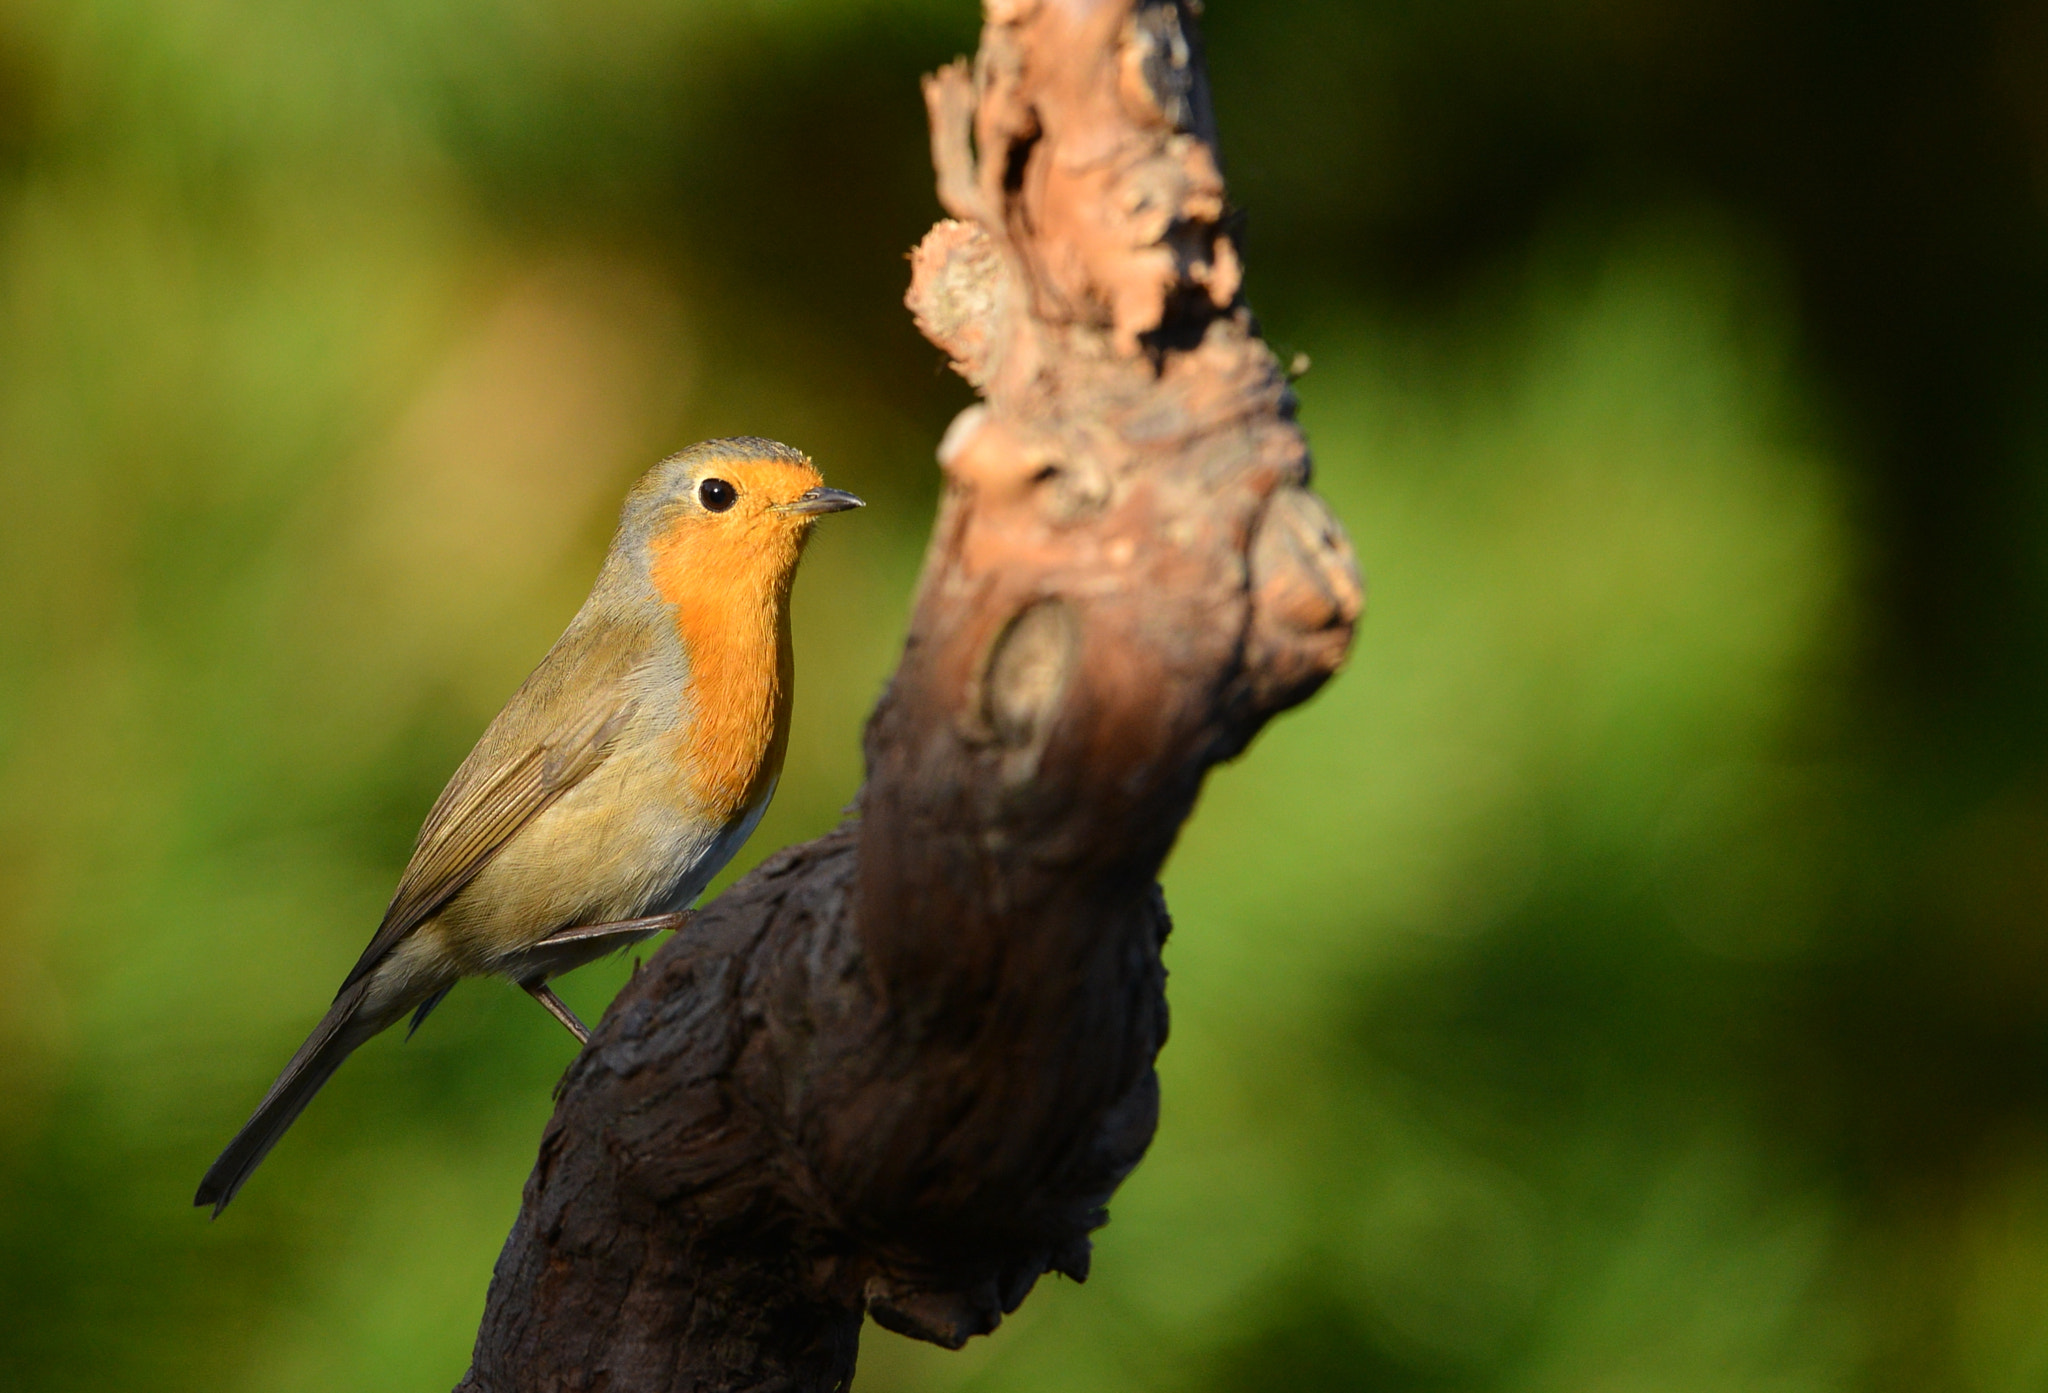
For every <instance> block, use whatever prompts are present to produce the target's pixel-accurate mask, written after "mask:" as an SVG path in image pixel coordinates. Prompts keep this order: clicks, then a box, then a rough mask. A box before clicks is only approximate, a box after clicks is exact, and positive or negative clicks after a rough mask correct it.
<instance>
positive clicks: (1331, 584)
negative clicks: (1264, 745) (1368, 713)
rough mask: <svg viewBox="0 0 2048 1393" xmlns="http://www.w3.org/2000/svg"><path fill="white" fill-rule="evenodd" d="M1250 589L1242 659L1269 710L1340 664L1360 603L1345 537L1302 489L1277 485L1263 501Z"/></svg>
mask: <svg viewBox="0 0 2048 1393" xmlns="http://www.w3.org/2000/svg"><path fill="white" fill-rule="evenodd" d="M1251 588H1252V625H1251V643H1250V645H1249V651H1248V653H1247V654H1246V662H1247V666H1248V668H1249V670H1250V677H1251V681H1252V695H1253V702H1254V705H1255V706H1256V707H1257V708H1258V709H1259V710H1260V711H1261V712H1267V713H1270V712H1273V711H1277V710H1280V709H1282V708H1285V707H1288V706H1292V705H1293V704H1295V703H1296V702H1298V701H1302V700H1304V699H1305V698H1306V697H1307V696H1308V695H1309V694H1310V693H1311V692H1313V691H1315V689H1316V688H1318V687H1320V686H1322V685H1323V683H1324V682H1326V681H1328V680H1329V678H1330V676H1331V675H1332V674H1333V673H1335V672H1336V671H1337V669H1338V668H1339V667H1341V666H1343V663H1344V655H1345V653H1346V651H1347V650H1348V649H1349V648H1350V646H1351V631H1352V628H1353V627H1354V626H1355V625H1356V624H1357V623H1358V616H1359V615H1360V614H1361V613H1362V612H1363V611H1364V608H1365V582H1364V580H1363V578H1362V577H1361V576H1360V575H1359V573H1358V558H1357V556H1356V555H1355V554H1354V553H1353V552H1352V550H1351V539H1350V538H1349V537H1347V536H1346V535H1345V533H1344V526H1343V524H1342V523H1340V522H1338V521H1337V517H1336V514H1334V513H1332V512H1331V511H1330V507H1329V505H1328V504H1326V503H1325V502H1323V500H1322V499H1321V498H1319V497H1317V496H1316V495H1315V494H1314V493H1312V492H1310V491H1309V490H1308V489H1305V488H1302V487H1300V486H1298V485H1295V484H1287V485H1283V486H1282V487H1281V488H1279V489H1276V490H1275V491H1274V492H1273V495H1272V497H1271V498H1270V499H1269V500H1268V501H1267V504H1266V509H1265V512H1264V514H1263V515H1262V516H1261V518H1260V519H1259V527H1258V532H1257V534H1256V535H1255V536H1254V537H1253V538H1252V545H1251Z"/></svg>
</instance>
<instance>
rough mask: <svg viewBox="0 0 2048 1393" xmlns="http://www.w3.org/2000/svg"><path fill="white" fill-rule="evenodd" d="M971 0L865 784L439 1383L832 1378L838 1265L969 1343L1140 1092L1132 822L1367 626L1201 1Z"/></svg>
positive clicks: (670, 1006) (590, 1078)
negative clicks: (1234, 202) (1256, 231)
mask: <svg viewBox="0 0 2048 1393" xmlns="http://www.w3.org/2000/svg"><path fill="white" fill-rule="evenodd" d="M986 11H987V17H988V23H987V26H986V27H985V29H984V31H983V35H982V44H981V51H980V54H979V56H978V57H977V59H976V61H975V64H974V66H973V68H972V69H971V70H970V69H969V68H968V67H967V66H966V65H965V64H964V63H962V64H954V65H952V66H950V67H948V68H945V69H943V70H941V71H940V72H939V73H938V74H937V75H936V76H934V77H932V78H930V79H928V80H927V83H926V98H927V102H928V105H929V107H930V112H931V119H932V148H933V155H934V161H935V164H936V166H937V170H938V183H939V191H940V197H941V200H942V202H943V203H944V204H945V206H946V208H947V211H948V212H950V213H952V214H953V220H950V221H947V222H942V223H940V224H939V225H938V226H937V227H935V228H934V229H933V230H932V232H931V234H930V235H929V236H927V237H926V239H925V241H924V243H923V244H922V245H921V246H920V247H919V248H918V250H917V252H916V254H915V257H914V259H913V270H912V282H911V288H910V293H909V297H908V299H909V304H910V307H911V309H912V311H913V313H914V314H915V315H916V316H917V320H918V323H919V325H920V327H921V328H923V330H924V331H925V333H926V334H927V336H929V337H930V338H931V339H932V341H933V342H934V343H936V344H938V345H939V346H940V347H941V348H942V349H944V350H945V351H946V352H947V353H948V355H949V356H950V357H951V359H952V361H953V363H954V365H955V367H956V368H957V369H958V370H959V371H960V372H961V373H962V374H963V375H964V376H966V377H967V378H968V380H969V381H971V382H973V383H974V384H975V385H976V386H977V387H978V388H979V389H980V391H981V393H982V396H983V402H982V404H980V405H977V406H975V407H973V408H971V409H970V410H968V411H967V412H965V413H963V414H962V416H961V417H960V419H959V420H958V421H956V422H955V423H954V425H953V428H952V429H951V430H950V431H949V432H948V434H947V437H946V439H945V441H944V442H943V443H942V445H941V447H940V452H939V453H940V463H941V465H942V466H943V468H944V470H945V476H946V493H945V499H944V502H943V504H942V506H941V509H940V514H939V518H938V522H937V526H936V529H935V533H934V537H933V541H932V547H931V553H930V556H929V558H928V560H927V563H926V567H925V573H924V576H923V578H922V580H921V582H920V584H919V590H918V597H917V602H916V607H915V611H914V614H913V618H912V623H911V633H910V638H909V641H908V643H907V645H906V647H905V650H904V654H903V660H902V663H901V666H900V667H899V668H898V670H897V673H896V676H895V679H894V680H893V682H892V683H891V685H890V688H889V691H888V692H887V694H886V695H885V696H884V698H883V700H882V702H881V704H880V706H879V707H878V709H877V710H876V712H875V714H874V717H873V719H872V720H871V722H870V723H869V727H868V736H867V760H868V782H867V786H866V788H865V790H864V792H863V794H862V803H861V809H860V813H859V815H858V816H857V817H855V818H853V819H852V820H851V821H849V822H848V823H847V824H846V825H845V826H843V827H841V828H840V829H839V830H838V831H836V832H834V833H832V834H831V835H829V836H827V837H824V838H822V839H820V840H818V841H816V842H812V843H810V844H808V845H805V846H800V847H794V848H790V849H788V850H785V851H783V852H781V853H779V854H777V855H776V856H775V857H773V858H771V859H770V860H769V861H768V862H767V863H766V864H764V865H763V866H762V867H761V868H760V869H759V870H757V871H756V872H755V873H754V874H752V875H751V876H749V877H747V878H746V879H745V880H744V881H742V882H741V883H740V884H739V885H737V886H735V887H734V888H733V889H732V890H731V891H730V892H728V893H727V894H726V895H724V896H723V897H721V898H720V899H719V900H718V901H717V902H716V903H714V904H713V905H711V906H710V907H708V908H707V909H706V910H705V911H704V912H703V913H701V914H700V915H699V916H698V917H697V919H696V921H695V922H694V923H693V924H692V925H691V926H690V927H689V928H688V929H686V930H685V931H684V932H682V933H681V934H679V935H678V936H677V937H676V938H675V939H674V940H672V941H671V942H670V943H669V944H668V945H667V946H666V947H664V948H663V949H662V950H661V952H660V953H658V954H657V955H656V957H655V959H654V961H653V962H652V964H650V966H649V968H648V970H647V971H644V972H642V973H641V974H639V975H638V976H637V977H636V978H635V979H634V980H633V982H632V983H631V984H629V985H628V986H627V988H626V989H625V990H624V991H623V992H622V993H621V994H620V996H619V998H618V1000H617V1001H616V1002H614V1003H613V1005H612V1008H611V1010H610V1011H608V1012H607V1013H606V1015H605V1018H604V1020H603V1021H602V1022H601V1023H600V1025H599V1026H598V1029H597V1031H596V1034H595V1036H594V1038H593V1040H592V1042H591V1046H590V1048H589V1049H588V1050H587V1051H586V1052H585V1053H584V1054H583V1055H582V1056H581V1057H580V1058H579V1059H578V1060H577V1061H576V1063H575V1064H574V1065H573V1066H572V1067H571V1069H570V1071H569V1073H568V1075H567V1076H566V1077H565V1078H564V1080H563V1083H562V1088H561V1094H560V1104H559V1107H558V1108H557V1111H556V1114H555V1117H554V1119H553V1121H552V1122H551V1123H550V1124H549V1126H548V1129H547V1133H546V1135H545V1137H544V1139H543V1141H542V1145H541V1155H540V1161H539V1164H538V1165H537V1166H536V1167H535V1170H534V1173H533V1176H532V1178H531V1179H530V1180H529V1181H528V1182H527V1188H526V1195H525V1202H524V1206H523V1208H522V1210H521V1213H520V1217H519V1220H518V1223H517V1224H516V1226H515V1227H514V1229H513V1231H512V1235H511V1238H510V1239H509V1240H508V1242H507V1244H506V1247H505V1251H504V1254H503V1256H502V1257H501V1258H500V1260H499V1263H498V1269H497V1273H496V1275H495V1277H494V1279H493V1281H492V1284H491V1292H490V1298H489V1304H488V1309H487V1310H486V1312H485V1316H484V1322H483V1327H482V1330H481V1331H480V1332H479V1335H478V1338H477V1345H476V1352H475V1356H474V1360H475V1362H474V1365H473V1367H472V1369H471V1372H470V1374H469V1376H468V1378H467V1379H466V1380H465V1382H464V1385H463V1386H464V1387H465V1388H475V1389H488V1390H492V1393H512V1390H526V1389H566V1388H590V1389H600V1388H603V1389H629V1388H630V1389H634V1390H671V1389H672V1390H682V1389H721V1390H722V1389H735V1390H736V1389H770V1388H774V1389H790V1390H825V1389H833V1388H839V1387H843V1386H844V1385H845V1383H846V1382H847V1381H848V1380H849V1379H850V1378H851V1376H852V1370H853V1361H854V1354H855V1349H856V1343H857V1338H858V1333H859V1323H860V1317H861V1313H862V1312H863V1311H868V1312H871V1313H872V1314H873V1315H874V1316H875V1318H876V1319H877V1320H878V1321H879V1322H880V1323H882V1324H883V1325H886V1326H889V1327H890V1328H892V1329H896V1330H900V1331H903V1332H905V1333H907V1334H911V1335H915V1336H917V1337H919V1338H922V1339H927V1340H932V1341H935V1342H937V1343H940V1344H944V1345H949V1346H957V1345H958V1344H960V1343H962V1342H963V1341H965V1340H966V1339H967V1338H968V1337H970V1336H972V1335H975V1334H978V1333H981V1332H984V1331H987V1330H990V1329H992V1328H993V1327H994V1326H995V1325H996V1323H997V1322H998V1321H999V1320H1000V1319H1001V1318H1002V1316H1003V1315H1004V1314H1005V1313H1006V1312H1008V1311H1011V1310H1014V1309H1015V1308H1016V1306H1017V1304H1018V1303H1019V1302H1020V1301H1022V1300H1023V1299H1024V1297H1025V1295H1026V1294H1027V1293H1028V1292H1029V1291H1030V1290H1031V1287H1032V1284H1033V1283H1034V1282H1035V1281H1036V1280H1037V1278H1038V1277H1039V1276H1040V1275H1041V1274H1042V1273H1044V1272H1046V1271H1059V1272H1064V1273H1066V1274H1068V1275H1070V1276H1072V1277H1075V1278H1077V1279H1079V1278H1082V1277H1085V1276H1086V1274H1087V1270H1088V1258H1089V1239H1088V1235H1089V1233H1090V1231H1091V1230H1093V1229H1094V1228H1096V1227H1098V1226H1099V1225H1100V1224H1101V1223H1102V1222H1103V1221H1104V1219H1105V1217H1106V1214H1105V1210H1104V1205H1105V1204H1106V1203H1107V1201H1108V1199H1109V1197H1110V1195H1111V1194H1112V1193H1113V1192H1114V1190H1115V1189H1116V1186H1117V1184H1118V1183H1119V1182H1120V1181H1121V1180H1122V1179H1123V1177H1124V1176H1125V1175H1126V1174H1128V1173H1129V1171H1130V1169H1131V1168H1132V1167H1133V1166H1134V1165H1136V1164H1137V1161H1138V1159H1139V1158H1140V1156H1142V1155H1143V1153H1144V1150H1145V1147H1146V1145H1147V1144H1148V1143H1149V1141H1150V1139H1151V1135H1152V1130H1153V1125H1154V1121H1155V1117H1156V1111H1157V1098H1158V1084H1157V1080H1156V1078H1155V1076H1154V1074H1153V1071H1152V1062H1153V1058H1154V1056H1155V1055H1156V1054H1157V1052H1158V1050H1159V1048H1160V1046H1161V1044H1162V1043H1163V1042H1164V1040H1165V1037H1166V1002H1165V995H1164V982H1165V974H1164V970H1163V969H1162V967H1161V965H1160V958H1159V950H1160V945H1161V944H1162V942H1163V941H1164V939H1165V937H1166V931H1167V917H1166V909H1165V905H1164V902H1163V901H1162V899H1161V897H1160V894H1159V891H1158V887H1157V883H1156V876H1157V874H1158V870H1159V867H1160V865H1161V863H1162V861H1163V860H1164V858H1165V856H1166V854H1167V852H1168V850H1169V849H1170V848H1171V846H1172V844H1173V840H1174V837H1175V836H1176V835H1177V833H1178V831H1179V828H1180V825H1181V823H1182V822H1183V820H1184V819H1185V818H1186V816H1187V814H1188V812H1189V810H1190V809H1191V808H1192V806H1193V804H1194V800H1195V797H1196V794H1197V792H1198V791H1199V789H1200V786H1201V781H1202V777H1203V775H1204V773H1205V772H1206V771H1207V770H1208V769H1209V767H1210V766H1212V765H1213V764H1215V763H1216V762H1217V761H1219V760H1222V759H1227V758H1229V757H1231V756H1233V755H1235V754H1236V753H1238V752H1239V751H1240V750H1242V749H1243V748H1244V746H1245V744H1246V742H1247V741H1249V740H1250V739H1251V737H1252V735H1253V734H1254V733H1255V732H1256V731H1257V730H1258V728H1259V727H1260V726H1261V725H1262V724H1263V723H1264V722H1265V721H1266V720H1267V719H1268V718H1269V717H1271V716H1272V715H1273V714H1275V713H1276V712H1278V711H1280V710H1282V709H1284V708H1285V707H1287V706H1289V705H1291V704H1293V703H1295V702H1298V701H1300V700H1302V699H1303V698H1304V697H1306V696H1307V695H1308V694H1309V693H1310V692H1312V691H1313V690H1314V689H1315V688H1316V687H1317V686H1318V685H1319V684H1320V683H1321V682H1322V681H1324V680H1325V679H1326V678H1327V677H1328V676H1329V675H1330V673H1331V672H1332V671H1334V670H1335V668H1336V667H1337V665H1338V663H1339V662H1340V661H1341V660H1342V658H1343V655H1344V652H1345V649H1346V647H1347V646H1348V644H1349V642H1350V636H1351V630H1352V625H1353V623H1354V622H1355V620H1356V618H1357V616H1358V612H1359V606H1360V602H1361V591H1360V588H1359V582H1358V578H1357V571H1356V567H1355V563H1354V562H1353V559H1352V556H1351V552H1350V549H1349V546H1348V544H1347V543H1346V542H1345V540H1344V536H1343V532H1342V530H1341V529H1340V528H1339V527H1338V526H1337V524H1336V522H1335V520H1334V519H1333V518H1332V517H1331V516H1330V514H1329V512H1328V510H1327V509H1326V508H1325V507H1324V506H1323V504H1322V503H1321V502H1320V500H1318V499H1317V498H1316V497H1315V495H1314V494H1313V493H1311V492H1310V491H1309V490H1308V487H1307V483H1308V453H1307V449H1306V446H1305V443H1304V441H1303V439H1302V436H1301V433H1300V431H1299V430H1298V428H1297V427H1296V426H1295V424H1294V419H1293V406H1294V402H1293V397H1292V395H1291V393H1290V392H1289V389H1288V387H1287V384H1286V381H1285V379H1284V378H1283V376H1282V374H1281V373H1280V371H1279V369H1278V367H1277V365H1276V364H1275V362H1274V360H1273V357H1272V355H1271V354H1270V353H1269V352H1268V351H1267V350H1266V348H1265V346H1264V345H1263V343H1261V342H1260V340H1259V338H1258V337H1257V334H1256V332H1255V331H1254V328H1253V325H1252V323H1251V319H1250V316H1249V313H1248V311H1247V310H1246V309H1245V307H1244V305H1243V303H1242V301H1241V298H1240V296H1239V293H1238V291H1239V263H1238V258H1237V251H1236V247H1235V245H1234V243H1233V242H1232V240H1231V238H1230V235H1229V233H1228V229H1227V226H1226V222H1225V212H1226V208H1225V203H1224V197H1223V184H1222V178H1221V175H1220V173H1219V170H1218V165H1217V160H1216V155H1215V140H1214V131H1213V124H1212V120H1211V117H1210V112H1209V102H1208V93H1207V86H1206V80H1205V77H1204V74H1203V69H1202V65H1201V59H1200V50H1199V45H1198V40H1197V37H1196V34H1195V30H1194V26H1193V21H1192V18H1191V16H1190V14H1189V12H1188V10H1187V8H1186V6H1185V5H1183V4H1180V3H1173V2H1172V0H1166V2H1164V3H1162V2H1161V0H1153V2H1152V3H1134V0H987V5H986ZM1247 872H1248V873H1254V874H1255V873H1256V868H1247Z"/></svg>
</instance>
